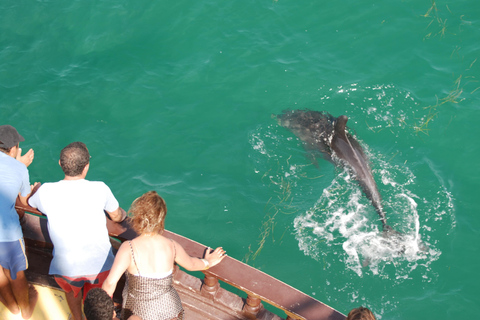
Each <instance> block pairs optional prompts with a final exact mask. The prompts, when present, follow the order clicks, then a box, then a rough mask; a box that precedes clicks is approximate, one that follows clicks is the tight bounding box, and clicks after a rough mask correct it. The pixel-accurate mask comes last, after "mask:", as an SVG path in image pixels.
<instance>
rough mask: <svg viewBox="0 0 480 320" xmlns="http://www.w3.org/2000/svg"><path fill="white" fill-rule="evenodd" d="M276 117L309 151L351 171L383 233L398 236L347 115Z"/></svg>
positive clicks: (304, 112) (302, 112)
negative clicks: (375, 212) (371, 207)
mask: <svg viewBox="0 0 480 320" xmlns="http://www.w3.org/2000/svg"><path fill="white" fill-rule="evenodd" d="M276 118H277V121H278V123H279V124H280V125H281V126H283V127H285V128H287V129H289V130H290V131H291V132H292V133H293V134H295V135H296V136H297V137H298V138H299V139H300V140H302V141H303V142H304V144H305V147H306V149H310V150H315V151H320V152H321V153H322V154H323V155H324V157H325V158H326V159H327V160H329V161H330V162H332V163H334V164H335V165H337V166H345V167H346V168H348V169H349V170H350V172H351V173H353V177H354V178H355V179H356V180H357V181H358V183H359V184H360V187H361V188H362V191H363V192H364V193H365V195H366V196H367V198H368V199H369V200H370V202H371V203H372V205H373V207H374V208H375V210H376V211H377V213H378V215H379V216H380V221H381V222H382V226H383V231H384V232H389V233H395V231H393V230H392V228H391V227H390V226H389V225H388V224H387V217H386V215H385V211H384V210H383V206H382V197H381V196H380V192H379V191H378V187H377V184H376V183H375V179H374V178H373V175H372V170H371V169H370V164H369V160H368V157H367V156H366V155H365V152H364V151H363V149H362V147H361V146H360V143H358V141H357V140H356V139H355V138H354V137H353V136H352V135H351V134H350V133H349V132H348V130H347V121H348V117H347V116H345V115H342V116H340V117H338V118H335V117H333V116H332V115H330V114H329V113H326V112H319V111H312V110H287V111H284V113H283V114H280V115H276Z"/></svg>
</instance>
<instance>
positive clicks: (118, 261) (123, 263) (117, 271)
mask: <svg viewBox="0 0 480 320" xmlns="http://www.w3.org/2000/svg"><path fill="white" fill-rule="evenodd" d="M130 263H131V253H130V247H129V245H128V243H127V242H124V243H122V245H121V246H120V249H118V252H117V255H116V256H115V261H114V262H113V266H112V269H111V270H110V273H109V274H108V277H107V279H106V280H105V282H104V283H103V285H102V289H103V290H105V291H106V292H107V293H108V295H109V296H110V297H111V296H113V293H114V292H115V288H116V287H117V282H118V280H119V279H120V277H121V276H122V274H123V273H124V272H125V270H127V268H128V267H129V266H130Z"/></svg>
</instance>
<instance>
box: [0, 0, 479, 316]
mask: <svg viewBox="0 0 480 320" xmlns="http://www.w3.org/2000/svg"><path fill="white" fill-rule="evenodd" d="M0 12H1V14H0V15H1V19H0V123H2V124H4V123H9V124H12V125H14V126H15V127H17V128H18V130H19V131H20V133H21V134H22V135H23V136H24V137H25V138H26V141H25V143H23V145H22V146H23V148H24V149H28V148H34V150H35V161H34V163H33V164H32V166H31V167H29V170H30V176H31V182H33V181H41V182H47V181H55V180H58V179H61V178H62V173H61V170H60V168H59V167H58V155H59V152H60V150H61V148H63V147H64V146H65V145H66V144H68V143H69V142H72V141H75V140H81V141H84V142H85V143H86V144H87V145H88V147H89V150H90V152H91V154H92V160H91V168H90V171H89V174H88V177H87V178H89V179H92V180H102V181H105V182H106V183H107V184H108V185H109V186H110V187H111V188H112V191H113V192H114V194H115V196H116V197H117V198H118V199H119V201H120V203H121V205H122V207H124V208H128V207H129V205H130V203H131V202H132V201H133V200H134V199H135V198H136V197H137V196H139V195H140V194H142V193H143V192H145V191H148V190H151V189H155V190H157V191H158V192H159V193H160V194H161V195H162V196H163V197H164V198H165V199H166V201H167V205H168V209H169V211H168V216H167V222H166V224H167V228H168V229H170V230H172V231H174V232H178V233H180V234H182V235H184V236H187V237H190V238H192V239H194V240H196V241H198V242H201V243H204V244H206V245H209V246H217V245H222V246H223V247H224V248H225V249H226V250H227V252H228V254H229V255H230V256H232V257H234V258H237V259H239V260H243V261H245V262H247V263H248V264H250V265H253V266H255V267H257V268H259V269H261V270H263V271H265V272H267V273H269V274H271V275H273V276H275V277H278V278H279V279H281V280H282V281H285V282H287V283H288V284H290V285H292V286H294V287H296V288H298V289H299V290H302V291H304V292H305V293H307V294H309V295H311V296H313V297H315V298H317V299H319V300H321V301H323V302H324V303H326V304H328V305H330V306H332V307H334V308H336V309H338V310H339V311H341V312H343V313H348V311H349V310H350V309H351V308H354V307H357V306H359V305H364V306H367V307H369V308H371V309H372V310H373V311H374V313H375V315H376V316H377V318H378V319H402V320H407V319H408V320H410V319H466V318H475V317H476V316H477V315H478V313H479V312H480V307H479V306H480V296H479V294H478V287H479V286H480V283H479V280H478V279H479V277H478V275H477V269H478V266H479V265H480V258H479V254H478V247H479V244H480V231H479V230H480V218H479V215H478V214H477V212H478V207H479V205H480V201H479V200H478V185H479V183H478V181H479V179H480V169H479V165H478V161H477V159H478V158H479V157H480V146H479V140H478V137H479V136H480V129H479V128H480V127H479V126H478V122H479V120H480V116H479V112H480V98H479V94H480V89H479V88H480V83H479V82H478V80H479V77H480V72H479V70H480V69H479V68H480V62H479V61H478V60H477V59H478V58H479V42H478V39H480V31H479V30H480V28H479V26H480V20H479V17H480V5H479V4H478V3H477V1H473V0H468V1H456V2H449V1H442V2H438V1H435V2H432V1H397V2H392V1H389V2H378V1H377V2H374V1H367V2H358V1H347V2H345V1H344V2H321V1H320V2H319V1H303V0H302V1H296V2H288V1H283V0H275V1H270V0H269V1H264V2H258V1H241V2H239V1H237V2H231V1H230V2H228V1H227V2H225V1H224V2H218V1H212V0H207V1H202V2H187V1H177V2H175V3H171V2H161V1H160V2H158V1H157V2H151V1H143V0H139V1H135V2H134V1H130V0H126V1H122V2H119V1H81V2H80V1H73V2H71V1H70V2H49V1H35V2H29V3H27V2H18V1H3V2H1V3H0ZM305 108H309V109H313V110H318V111H327V112H329V113H331V114H332V115H334V116H339V115H341V114H345V115H347V116H348V117H349V121H348V126H349V130H350V132H351V133H352V134H354V135H355V137H356V138H357V139H358V140H359V141H360V143H361V145H362V146H363V147H364V149H365V151H366V153H367V155H368V156H369V158H370V162H371V168H372V171H373V175H374V178H375V180H376V182H377V184H378V188H379V191H380V193H381V195H382V198H383V204H384V207H385V212H386V215H387V219H388V223H389V224H390V225H391V226H392V227H393V228H394V229H395V230H396V231H398V232H401V233H402V234H403V236H402V237H400V238H395V237H394V238H391V237H390V238H389V237H383V236H382V235H383V234H382V230H381V223H380V221H379V220H378V215H377V213H376V212H375V210H374V208H373V207H372V205H371V204H370V202H369V200H368V199H367V198H366V197H365V196H364V195H363V193H362V191H361V189H360V187H359V185H358V183H357V182H356V181H355V179H354V177H352V176H350V175H349V174H348V172H347V171H345V170H344V169H343V168H339V167H335V166H333V165H332V164H331V163H329V162H327V161H325V160H322V159H317V161H316V162H315V161H314V162H312V161H311V156H310V155H309V154H308V153H307V152H306V151H305V150H304V148H303V146H302V144H301V142H300V141H299V140H298V139H297V138H296V137H295V136H293V135H292V134H291V133H290V132H289V131H288V130H286V129H285V128H282V127H280V126H279V125H278V124H277V123H276V121H275V120H274V119H272V117H271V116H272V114H279V113H281V112H282V111H283V110H286V109H305ZM72 223H73V224H74V222H72Z"/></svg>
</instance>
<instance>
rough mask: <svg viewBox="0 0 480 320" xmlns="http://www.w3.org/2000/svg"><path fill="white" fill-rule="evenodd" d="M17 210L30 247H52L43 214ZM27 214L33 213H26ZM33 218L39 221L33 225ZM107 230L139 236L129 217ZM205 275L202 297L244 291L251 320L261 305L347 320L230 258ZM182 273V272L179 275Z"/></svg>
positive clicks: (193, 248)
mask: <svg viewBox="0 0 480 320" xmlns="http://www.w3.org/2000/svg"><path fill="white" fill-rule="evenodd" d="M15 207H16V209H17V212H18V214H19V217H20V219H21V221H23V224H24V225H25V224H30V225H29V226H27V227H26V228H25V227H24V238H25V242H26V243H27V245H28V241H34V242H36V243H37V245H38V243H44V244H43V245H45V246H52V245H51V241H50V238H49V235H48V231H47V227H46V224H47V222H46V221H47V220H46V219H45V218H41V217H38V216H42V213H41V212H39V211H38V210H36V209H34V208H31V207H27V206H25V205H23V204H21V203H20V202H19V201H17V204H16V206H15ZM25 212H29V213H31V214H25ZM32 214H33V215H32ZM35 215H37V216H35ZM32 219H40V220H37V221H36V222H31V221H32ZM29 221H30V222H29ZM107 228H108V231H109V234H110V236H111V237H114V238H116V239H118V240H120V241H122V242H123V241H125V240H130V239H133V238H134V237H135V236H136V233H135V232H134V231H133V230H132V228H131V227H130V225H129V218H127V219H126V221H124V222H123V223H121V224H119V223H115V222H113V221H111V220H109V219H107ZM25 230H27V231H25ZM164 236H166V237H168V238H171V239H173V240H175V241H177V242H178V243H179V244H180V245H182V246H183V248H184V249H185V251H186V252H187V253H188V254H189V255H191V256H194V257H203V254H204V252H205V250H206V249H207V247H206V246H204V245H202V244H200V243H197V242H195V241H193V240H191V239H188V238H185V237H183V236H181V235H178V234H176V233H173V232H170V231H168V230H165V232H164ZM177 270H178V266H177ZM202 272H203V274H204V279H203V281H202V285H201V289H200V293H201V295H202V296H203V297H204V298H206V299H210V300H211V301H212V302H213V303H215V302H216V300H221V297H220V296H221V294H219V292H220V291H221V290H219V289H220V283H219V281H222V282H224V283H227V284H228V285H230V286H232V287H234V288H237V289H239V290H241V291H243V292H244V293H245V294H246V296H247V298H246V299H243V298H242V301H243V307H242V308H241V309H242V310H241V311H242V313H243V314H244V315H245V316H246V318H248V319H252V320H256V319H261V318H262V317H261V315H262V314H263V311H264V307H263V304H262V302H265V303H268V304H270V305H271V306H273V307H274V308H277V309H280V310H282V311H283V312H285V314H286V315H287V318H286V319H287V320H293V319H308V320H344V319H345V315H343V314H342V313H340V312H338V311H337V310H335V309H333V308H331V307H329V306H327V305H326V304H324V303H322V302H320V301H318V300H316V299H314V298H312V297H310V296H308V295H306V294H304V293H303V292H301V291H299V290H297V289H295V288H293V287H291V286H289V285H287V284H286V283H284V282H282V281H280V280H278V279H275V278H273V277H271V276H269V275H267V274H265V273H263V272H262V271H259V270H257V269H255V268H253V267H251V266H249V265H247V264H245V263H243V262H241V261H238V260H236V259H234V258H232V257H230V256H227V257H225V259H224V260H223V261H222V263H220V264H218V265H217V266H215V267H212V268H210V269H208V270H205V271H202ZM180 274H182V273H181V272H180ZM180 276H181V275H180Z"/></svg>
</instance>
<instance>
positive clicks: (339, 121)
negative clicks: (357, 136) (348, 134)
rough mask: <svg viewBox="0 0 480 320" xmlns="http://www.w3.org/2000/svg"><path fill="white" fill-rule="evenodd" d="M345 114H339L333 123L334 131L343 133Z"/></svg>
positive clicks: (345, 122)
mask: <svg viewBox="0 0 480 320" xmlns="http://www.w3.org/2000/svg"><path fill="white" fill-rule="evenodd" d="M347 121H348V117H347V116H340V117H338V118H337V121H336V123H335V133H337V134H342V135H345V128H346V127H347Z"/></svg>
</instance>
